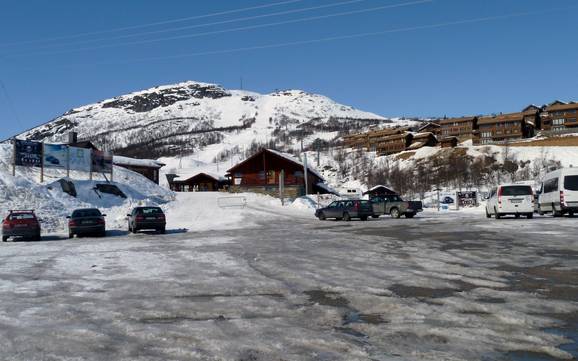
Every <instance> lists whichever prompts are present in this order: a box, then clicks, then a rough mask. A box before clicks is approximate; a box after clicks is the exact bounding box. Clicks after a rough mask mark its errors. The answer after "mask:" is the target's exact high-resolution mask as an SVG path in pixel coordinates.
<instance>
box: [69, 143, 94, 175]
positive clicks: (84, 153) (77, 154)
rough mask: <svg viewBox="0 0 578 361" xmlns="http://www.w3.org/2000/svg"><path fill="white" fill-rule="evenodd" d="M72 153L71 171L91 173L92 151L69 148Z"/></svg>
mask: <svg viewBox="0 0 578 361" xmlns="http://www.w3.org/2000/svg"><path fill="white" fill-rule="evenodd" d="M69 152H70V159H69V162H70V170H78V171H81V172H90V165H91V164H92V157H91V152H92V150H91V149H85V148H77V147H69Z"/></svg>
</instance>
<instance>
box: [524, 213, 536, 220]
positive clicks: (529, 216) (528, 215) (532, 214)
mask: <svg viewBox="0 0 578 361" xmlns="http://www.w3.org/2000/svg"><path fill="white" fill-rule="evenodd" d="M526 217H528V219H532V218H534V213H528V214H527V215H526Z"/></svg>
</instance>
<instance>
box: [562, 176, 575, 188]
mask: <svg viewBox="0 0 578 361" xmlns="http://www.w3.org/2000/svg"><path fill="white" fill-rule="evenodd" d="M564 189H567V190H569V191H578V175H569V176H566V177H564Z"/></svg>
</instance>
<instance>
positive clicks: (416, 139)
mask: <svg viewBox="0 0 578 361" xmlns="http://www.w3.org/2000/svg"><path fill="white" fill-rule="evenodd" d="M436 145H438V139H437V137H436V136H435V135H434V134H433V133H429V132H428V133H417V134H414V135H413V137H412V139H411V144H410V146H409V147H408V148H407V149H408V150H416V149H420V148H423V147H435V146H436Z"/></svg>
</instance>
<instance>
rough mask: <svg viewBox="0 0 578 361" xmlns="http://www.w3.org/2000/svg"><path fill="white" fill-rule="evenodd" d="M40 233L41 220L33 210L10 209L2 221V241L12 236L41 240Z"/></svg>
mask: <svg viewBox="0 0 578 361" xmlns="http://www.w3.org/2000/svg"><path fill="white" fill-rule="evenodd" d="M40 233H41V229H40V221H39V220H38V218H36V215H35V214H34V211H31V210H13V211H10V212H9V213H8V216H7V217H6V218H5V219H4V220H3V221H2V242H6V241H8V238H10V237H19V238H28V239H31V240H33V241H39V240H40Z"/></svg>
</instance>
